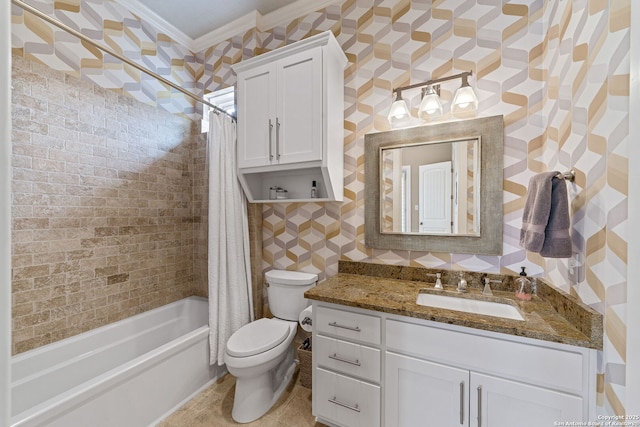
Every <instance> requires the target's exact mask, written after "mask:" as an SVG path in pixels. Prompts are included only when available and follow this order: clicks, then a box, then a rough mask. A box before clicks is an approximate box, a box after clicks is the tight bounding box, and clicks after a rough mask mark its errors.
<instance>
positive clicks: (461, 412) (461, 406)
mask: <svg viewBox="0 0 640 427" xmlns="http://www.w3.org/2000/svg"><path fill="white" fill-rule="evenodd" d="M460 424H464V381H460Z"/></svg>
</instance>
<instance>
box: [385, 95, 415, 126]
mask: <svg viewBox="0 0 640 427" xmlns="http://www.w3.org/2000/svg"><path fill="white" fill-rule="evenodd" d="M394 92H396V94H397V95H396V100H395V102H394V103H393V104H391V109H390V110H389V115H388V116H387V118H388V119H389V123H391V126H393V127H395V126H401V125H403V124H406V123H408V122H409V120H411V114H409V107H407V103H406V102H404V99H402V91H401V90H399V89H396V90H394Z"/></svg>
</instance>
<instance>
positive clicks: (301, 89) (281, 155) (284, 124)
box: [276, 47, 323, 164]
mask: <svg viewBox="0 0 640 427" xmlns="http://www.w3.org/2000/svg"><path fill="white" fill-rule="evenodd" d="M277 68H278V69H277V76H278V78H277V79H278V84H277V87H278V103H277V114H276V115H277V123H276V135H277V136H276V141H277V142H276V159H277V161H278V163H279V164H285V163H298V162H308V161H315V160H322V140H323V135H322V129H323V126H322V123H323V116H322V105H323V100H322V94H323V90H322V49H321V48H320V47H317V48H313V49H310V50H309V51H306V52H300V53H297V54H293V55H291V56H289V57H287V58H283V59H281V60H279V61H278V62H277Z"/></svg>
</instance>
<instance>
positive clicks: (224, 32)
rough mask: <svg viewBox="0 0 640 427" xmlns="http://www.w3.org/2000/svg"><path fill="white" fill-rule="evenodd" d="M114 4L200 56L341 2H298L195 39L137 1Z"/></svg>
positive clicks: (250, 15)
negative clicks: (240, 36)
mask: <svg viewBox="0 0 640 427" xmlns="http://www.w3.org/2000/svg"><path fill="white" fill-rule="evenodd" d="M114 1H115V2H117V3H119V4H121V5H122V6H124V7H125V8H127V10H129V11H130V12H132V13H134V14H136V15H138V16H139V17H140V19H143V20H144V21H145V22H148V23H149V24H151V25H152V26H153V27H154V28H155V29H156V30H158V31H159V32H162V33H164V34H166V35H167V36H169V37H171V38H172V39H173V40H175V41H176V42H178V43H180V44H181V45H182V46H184V47H186V48H187V49H189V50H191V51H192V52H194V53H197V52H201V51H203V50H205V49H207V48H209V47H211V46H214V45H216V44H218V43H220V42H223V41H225V40H228V39H230V38H232V37H234V36H237V35H238V34H243V33H245V32H247V31H249V30H251V29H253V28H257V29H258V31H267V30H270V29H272V28H274V27H277V26H278V25H285V24H288V23H289V22H291V21H293V20H294V19H296V18H299V17H301V16H305V15H307V14H309V13H311V12H315V11H316V10H320V9H324V8H325V7H327V6H329V5H331V4H334V3H338V2H339V1H342V0H297V1H295V2H293V3H290V4H288V5H286V6H283V7H281V8H280V9H277V10H274V11H273V12H270V13H267V14H265V15H261V14H260V12H258V11H257V10H254V11H253V12H250V13H247V14H246V15H244V16H242V17H240V18H238V19H236V20H234V21H231V22H229V23H227V24H225V25H223V26H222V27H219V28H216V29H215V30H213V31H211V32H209V33H207V34H205V35H203V36H201V37H198V38H197V39H195V40H194V39H192V38H191V37H189V36H188V35H186V34H185V33H183V32H182V31H180V30H179V29H178V28H176V27H174V26H173V25H171V24H170V23H168V22H167V21H165V20H164V19H163V18H161V17H160V16H159V15H158V14H156V13H155V12H154V11H152V10H151V9H149V8H148V7H146V6H144V5H143V4H141V3H139V2H137V1H136V0H114Z"/></svg>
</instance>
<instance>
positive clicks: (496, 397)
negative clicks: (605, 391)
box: [470, 367, 587, 427]
mask: <svg viewBox="0 0 640 427" xmlns="http://www.w3.org/2000/svg"><path fill="white" fill-rule="evenodd" d="M523 369H526V367H523ZM470 401H471V407H470V412H471V426H472V427H513V426H518V427H546V426H549V427H550V426H553V425H556V424H554V423H558V422H564V421H576V422H578V421H587V420H583V413H582V406H583V405H582V404H583V402H582V399H581V398H579V397H576V396H572V395H569V394H566V393H560V392H557V391H554V390H549V389H543V388H539V387H534V386H531V385H527V384H522V383H518V382H514V381H509V380H505V379H501V378H496V377H492V376H488V375H482V374H477V373H475V372H472V373H471V395H470Z"/></svg>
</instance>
